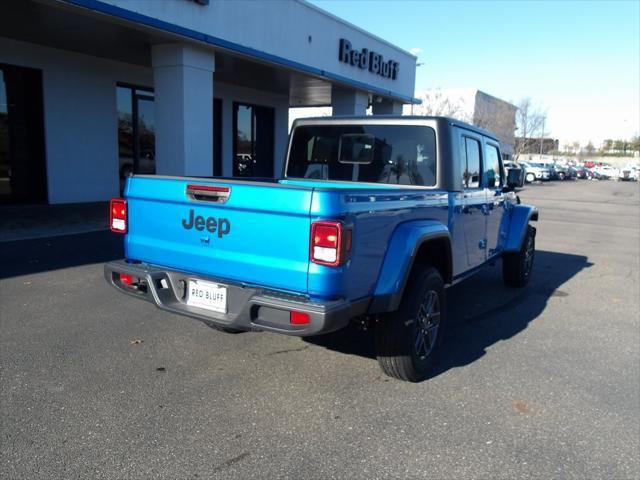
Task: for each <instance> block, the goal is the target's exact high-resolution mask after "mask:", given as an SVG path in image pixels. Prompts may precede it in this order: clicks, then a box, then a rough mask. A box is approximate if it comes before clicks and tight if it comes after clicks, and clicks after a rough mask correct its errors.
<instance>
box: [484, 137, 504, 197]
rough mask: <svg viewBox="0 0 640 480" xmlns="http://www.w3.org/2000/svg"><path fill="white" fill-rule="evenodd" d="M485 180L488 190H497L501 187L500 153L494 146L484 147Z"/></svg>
mask: <svg viewBox="0 0 640 480" xmlns="http://www.w3.org/2000/svg"><path fill="white" fill-rule="evenodd" d="M485 165H486V167H485V168H486V170H485V173H484V175H485V178H486V179H487V187H488V188H498V187H500V186H501V185H502V169H501V168H500V153H499V152H498V147H496V146H495V145H489V144H487V145H485Z"/></svg>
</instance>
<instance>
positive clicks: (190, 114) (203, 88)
mask: <svg viewBox="0 0 640 480" xmlns="http://www.w3.org/2000/svg"><path fill="white" fill-rule="evenodd" d="M151 59H152V64H153V84H154V88H155V103H154V104H155V114H156V116H155V121H156V173H157V174H160V175H197V176H211V175H213V72H214V71H215V54H214V53H213V52H210V51H207V50H202V49H199V48H195V47H192V46H190V45H182V44H177V43H176V44H163V45H154V46H153V47H152V50H151Z"/></svg>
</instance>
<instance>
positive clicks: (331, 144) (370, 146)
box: [287, 125, 436, 186]
mask: <svg viewBox="0 0 640 480" xmlns="http://www.w3.org/2000/svg"><path fill="white" fill-rule="evenodd" d="M287 177H288V178H310V179H319V180H341V181H353V182H369V183H389V184H397V185H421V186H434V185H435V184H436V135H435V131H434V130H433V129H432V128H430V127H424V126H419V125H317V126H314V125H308V126H300V127H297V128H296V129H295V131H294V135H293V140H292V142H291V150H290V153H289V164H288V166H287Z"/></svg>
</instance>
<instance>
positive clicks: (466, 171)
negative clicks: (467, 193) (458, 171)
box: [461, 137, 480, 188]
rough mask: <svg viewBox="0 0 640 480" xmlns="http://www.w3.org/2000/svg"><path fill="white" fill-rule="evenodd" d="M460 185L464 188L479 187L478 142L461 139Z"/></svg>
mask: <svg viewBox="0 0 640 480" xmlns="http://www.w3.org/2000/svg"><path fill="white" fill-rule="evenodd" d="M462 138H463V144H462V152H461V153H462V185H463V187H465V188H478V187H479V186H480V142H479V141H478V140H475V139H473V138H469V137H462Z"/></svg>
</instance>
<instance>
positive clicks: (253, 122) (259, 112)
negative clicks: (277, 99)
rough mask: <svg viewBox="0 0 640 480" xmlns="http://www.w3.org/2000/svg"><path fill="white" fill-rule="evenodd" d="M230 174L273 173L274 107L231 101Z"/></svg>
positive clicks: (258, 175) (256, 175)
mask: <svg viewBox="0 0 640 480" xmlns="http://www.w3.org/2000/svg"><path fill="white" fill-rule="evenodd" d="M233 116H234V142H233V176H235V177H273V141H274V109H273V108H270V107H261V106H258V105H245V104H241V103H234V112H233Z"/></svg>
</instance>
